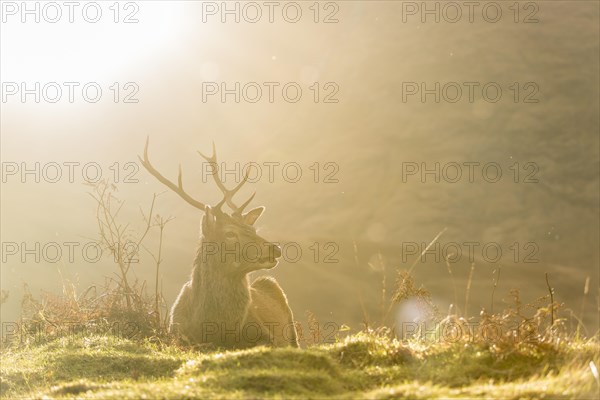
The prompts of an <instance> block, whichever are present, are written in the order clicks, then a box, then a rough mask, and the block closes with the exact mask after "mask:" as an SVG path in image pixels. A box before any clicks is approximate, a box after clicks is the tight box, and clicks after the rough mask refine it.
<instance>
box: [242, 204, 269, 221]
mask: <svg viewBox="0 0 600 400" xmlns="http://www.w3.org/2000/svg"><path fill="white" fill-rule="evenodd" d="M263 211H265V208H264V207H256V208H255V209H253V210H250V211H248V212H247V213H246V214H244V215H242V221H244V223H245V224H246V225H254V223H255V222H256V220H257V219H258V217H260V215H261V214H262V213H263Z"/></svg>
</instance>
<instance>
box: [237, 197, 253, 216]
mask: <svg viewBox="0 0 600 400" xmlns="http://www.w3.org/2000/svg"><path fill="white" fill-rule="evenodd" d="M254 196H256V192H254V193H252V196H250V198H249V199H248V200H246V202H245V203H244V204H242V205H241V206H239V207H238V208H237V210H235V212H234V214H235V215H239V216H241V215H242V212H243V211H244V208H246V206H247V205H248V204H250V202H251V201H252V199H254Z"/></svg>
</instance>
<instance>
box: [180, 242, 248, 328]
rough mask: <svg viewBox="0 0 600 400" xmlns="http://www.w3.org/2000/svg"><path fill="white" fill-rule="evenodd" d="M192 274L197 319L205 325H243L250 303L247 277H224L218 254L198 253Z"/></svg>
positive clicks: (224, 272) (232, 275)
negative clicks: (212, 323)
mask: <svg viewBox="0 0 600 400" xmlns="http://www.w3.org/2000/svg"><path fill="white" fill-rule="evenodd" d="M194 264H195V265H194V272H193V275H192V291H193V293H194V294H193V296H194V303H195V307H196V316H197V317H198V319H199V320H201V321H204V322H215V323H226V324H227V326H228V327H233V326H235V324H236V323H239V324H240V325H241V324H243V323H244V321H245V319H246V315H247V312H248V307H249V304H250V288H249V280H248V276H247V275H242V274H227V273H226V270H227V269H226V268H225V266H224V265H221V257H220V254H215V255H211V256H204V257H203V254H202V252H201V251H198V255H197V257H196V261H195V263H194Z"/></svg>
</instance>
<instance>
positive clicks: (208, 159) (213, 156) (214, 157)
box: [197, 142, 217, 164]
mask: <svg viewBox="0 0 600 400" xmlns="http://www.w3.org/2000/svg"><path fill="white" fill-rule="evenodd" d="M212 148H213V155H212V157H207V156H205V155H204V154H202V153H201V152H200V150H197V151H198V154H200V155H201V156H202V158H204V159H205V160H206V161H208V162H209V163H215V164H216V163H217V149H216V147H215V142H212Z"/></svg>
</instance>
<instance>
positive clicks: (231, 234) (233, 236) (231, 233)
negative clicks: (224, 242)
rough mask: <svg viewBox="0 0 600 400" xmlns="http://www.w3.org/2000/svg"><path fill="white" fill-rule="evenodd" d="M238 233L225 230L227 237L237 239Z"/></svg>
mask: <svg viewBox="0 0 600 400" xmlns="http://www.w3.org/2000/svg"><path fill="white" fill-rule="evenodd" d="M236 236H237V235H236V234H235V233H233V232H225V238H226V239H235V237H236Z"/></svg>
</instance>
